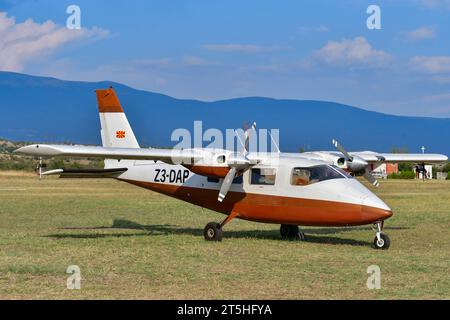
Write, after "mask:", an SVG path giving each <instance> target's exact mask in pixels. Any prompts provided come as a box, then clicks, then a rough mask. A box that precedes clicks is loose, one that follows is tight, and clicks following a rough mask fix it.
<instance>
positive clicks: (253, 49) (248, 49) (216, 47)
mask: <svg viewBox="0 0 450 320" xmlns="http://www.w3.org/2000/svg"><path fill="white" fill-rule="evenodd" d="M202 48H203V49H206V50H210V51H221V52H241V53H260V52H272V51H279V50H282V49H283V48H282V47H279V46H272V47H265V46H257V45H253V44H205V45H202Z"/></svg>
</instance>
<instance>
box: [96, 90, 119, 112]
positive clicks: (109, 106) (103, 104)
mask: <svg viewBox="0 0 450 320" xmlns="http://www.w3.org/2000/svg"><path fill="white" fill-rule="evenodd" d="M95 93H96V95H97V103H98V111H99V112H100V113H105V112H116V113H117V112H123V109H122V106H121V105H120V101H119V99H118V98H117V95H116V93H115V91H114V89H113V88H109V89H107V90H96V91H95Z"/></svg>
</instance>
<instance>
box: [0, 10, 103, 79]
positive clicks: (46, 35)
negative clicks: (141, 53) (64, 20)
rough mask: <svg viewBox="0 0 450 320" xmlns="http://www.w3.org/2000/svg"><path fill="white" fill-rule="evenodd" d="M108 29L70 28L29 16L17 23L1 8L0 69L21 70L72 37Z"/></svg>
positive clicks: (94, 34)
mask: <svg viewBox="0 0 450 320" xmlns="http://www.w3.org/2000/svg"><path fill="white" fill-rule="evenodd" d="M107 35H108V31H106V30H103V29H100V28H97V27H94V28H92V29H85V28H82V29H80V30H69V29H67V28H66V27H63V26H59V25H57V24H55V23H54V22H53V21H50V20H49V21H47V22H44V23H42V24H40V23H36V22H34V21H33V20H31V19H28V20H26V21H25V22H22V23H17V22H16V20H15V18H14V17H8V16H7V14H6V12H0V70H5V71H22V70H23V68H24V66H25V65H26V64H27V63H28V62H30V61H32V60H33V59H35V58H40V57H43V56H48V55H50V54H52V53H53V52H55V51H56V50H57V49H60V48H62V47H63V46H64V45H68V44H70V43H72V42H73V41H79V40H86V39H97V38H101V37H105V36H107Z"/></svg>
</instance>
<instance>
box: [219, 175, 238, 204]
mask: <svg viewBox="0 0 450 320" xmlns="http://www.w3.org/2000/svg"><path fill="white" fill-rule="evenodd" d="M236 172H237V170H236V168H234V167H233V168H231V169H230V171H229V172H228V174H227V175H226V177H225V179H224V180H223V182H222V186H221V187H220V192H219V198H218V199H217V200H219V202H222V201H223V200H224V199H225V197H226V196H227V193H228V191H229V190H230V187H231V184H232V183H233V180H234V177H235V176H236Z"/></svg>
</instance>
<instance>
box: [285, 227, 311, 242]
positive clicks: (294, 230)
mask: <svg viewBox="0 0 450 320" xmlns="http://www.w3.org/2000/svg"><path fill="white" fill-rule="evenodd" d="M280 235H281V238H282V239H288V240H302V241H303V240H305V234H304V233H303V232H300V229H299V227H298V226H295V225H290V224H282V225H281V227H280Z"/></svg>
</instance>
